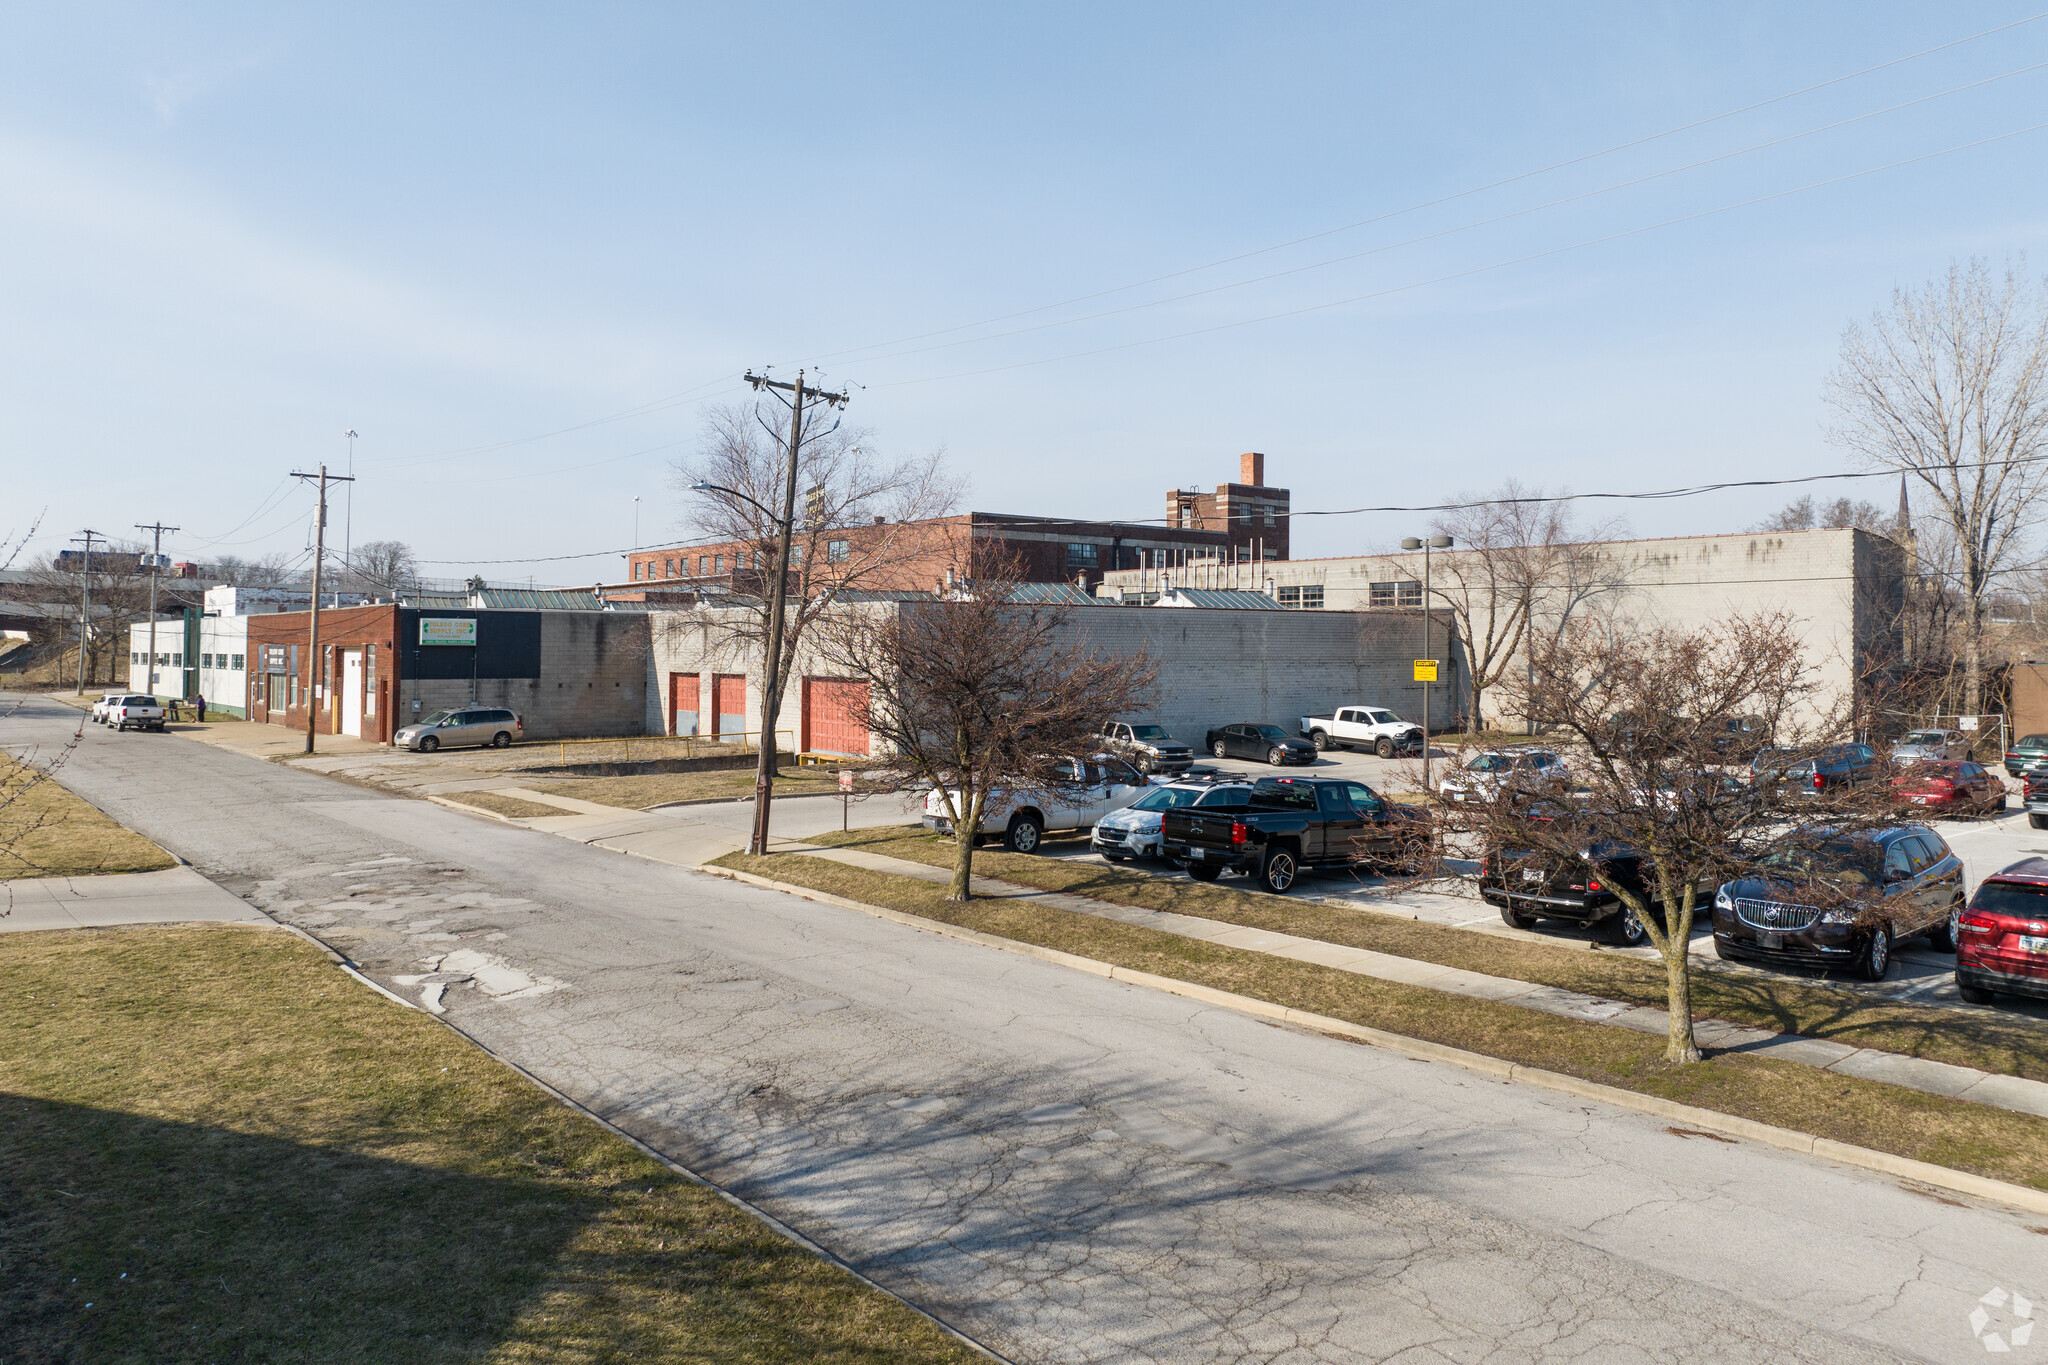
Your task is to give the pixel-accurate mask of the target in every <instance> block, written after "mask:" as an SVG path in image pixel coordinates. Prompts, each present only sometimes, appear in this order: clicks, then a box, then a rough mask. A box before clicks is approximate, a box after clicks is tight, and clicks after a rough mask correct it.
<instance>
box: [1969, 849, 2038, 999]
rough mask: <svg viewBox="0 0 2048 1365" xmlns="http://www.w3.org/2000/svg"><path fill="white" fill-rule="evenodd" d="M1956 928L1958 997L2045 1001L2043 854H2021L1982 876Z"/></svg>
mask: <svg viewBox="0 0 2048 1365" xmlns="http://www.w3.org/2000/svg"><path fill="white" fill-rule="evenodd" d="M1957 928H1958V930H1959V931H1960V932H1959V933H1958V934H1957V935H1956V989H1957V990H1958V991H1959V992H1961V994H1962V997H1963V999H1965V1000H1967V1001H1969V1002H1970V1003H1971V1004H1974V1005H1982V1004H1985V1003H1986V1002H1988V1001H1989V1000H1990V999H1991V997H1992V996H1993V995H1999V994H2004V995H2031V996H2036V997H2038V998H2041V999H2048V858H2027V859H2024V860H2023V861H2021V862H2017V863H2014V864H2013V865H2012V866H2011V867H2008V868H2006V869H2005V870H2004V871H2002V872H1995V873H1993V874H1992V875H1991V876H1989V877H1986V878H1985V879H1984V884H1983V885H1982V886H1979V887H1978V888H1977V894H1976V895H1974V896H1972V897H1970V906H1969V908H1968V909H1967V910H1965V911H1964V912H1963V916H1962V919H1961V920H1960V921H1958V923H1957Z"/></svg>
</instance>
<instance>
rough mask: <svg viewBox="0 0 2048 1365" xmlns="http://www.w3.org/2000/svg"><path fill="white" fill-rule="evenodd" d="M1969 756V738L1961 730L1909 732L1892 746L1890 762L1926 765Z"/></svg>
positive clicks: (1901, 764) (1902, 764) (1903, 764)
mask: <svg viewBox="0 0 2048 1365" xmlns="http://www.w3.org/2000/svg"><path fill="white" fill-rule="evenodd" d="M1969 756H1970V737H1969V736H1968V735H1966V734H1964V733H1963V732H1962V731H1961V730H1909V731H1907V732H1906V733H1905V734H1904V735H1901V736H1900V737H1899V742H1898V743H1897V744H1894V745H1892V762H1894V763H1896V764H1898V765H1900V766H1901V767H1903V766H1905V765H1906V764H1908V763H1927V762H1931V761H1938V760H1942V759H1961V758H1968V757H1969Z"/></svg>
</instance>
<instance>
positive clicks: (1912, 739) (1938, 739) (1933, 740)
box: [1899, 730, 1948, 744]
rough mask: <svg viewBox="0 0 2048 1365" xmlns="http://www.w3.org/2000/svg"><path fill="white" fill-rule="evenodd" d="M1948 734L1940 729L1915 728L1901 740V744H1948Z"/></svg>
mask: <svg viewBox="0 0 2048 1365" xmlns="http://www.w3.org/2000/svg"><path fill="white" fill-rule="evenodd" d="M1947 742H1948V736H1946V735H1944V734H1942V733H1941V731H1939V730H1915V731H1913V732H1912V733H1911V734H1909V735H1907V736H1906V737H1905V738H1904V739H1902V740H1900V741H1899V743H1901V744H1946V743H1947Z"/></svg>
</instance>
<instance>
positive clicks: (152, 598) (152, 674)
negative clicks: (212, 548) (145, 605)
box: [135, 522, 180, 696]
mask: <svg viewBox="0 0 2048 1365" xmlns="http://www.w3.org/2000/svg"><path fill="white" fill-rule="evenodd" d="M135 529H136V530H138V531H148V532H150V533H151V534H152V535H154V536H155V537H156V538H155V539H154V540H153V541H151V542H150V544H151V547H152V548H151V550H150V552H149V691H150V695H151V696H154V695H156V572H157V563H158V561H160V560H161V559H162V558H163V557H164V532H166V531H176V530H179V529H180V528H179V527H176V526H166V525H164V524H163V523H162V522H152V523H151V524H149V525H148V526H144V525H142V524H141V523H140V522H137V523H136V525H135Z"/></svg>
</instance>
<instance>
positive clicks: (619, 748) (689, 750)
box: [520, 730, 796, 764]
mask: <svg viewBox="0 0 2048 1365" xmlns="http://www.w3.org/2000/svg"><path fill="white" fill-rule="evenodd" d="M764 733H766V732H765V731H761V730H728V731H726V732H725V733H724V734H722V735H620V736H618V737H617V738H613V739H545V740H538V741H535V742H534V743H532V744H528V745H521V746H520V747H521V748H530V749H546V748H548V747H550V746H552V747H553V748H554V750H555V762H556V763H557V764H566V763H568V762H570V761H571V760H570V753H571V750H572V748H573V749H574V751H575V760H574V761H576V762H578V763H603V762H615V763H632V762H645V761H647V760H649V759H656V758H702V757H706V756H709V755H714V754H751V753H755V752H757V751H758V750H759V747H760V741H761V736H762V735H763V734H764ZM775 747H776V749H777V750H778V751H779V752H781V753H786V754H789V755H791V756H792V757H794V756H795V752H796V731H794V730H777V731H775ZM607 748H608V749H609V751H608V752H599V751H600V750H605V749H607Z"/></svg>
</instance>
